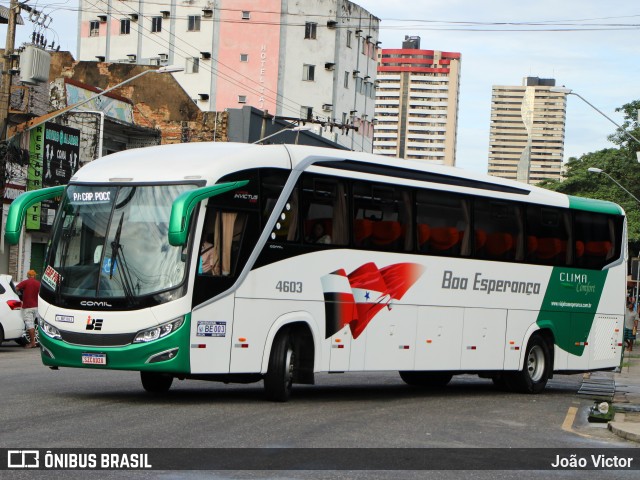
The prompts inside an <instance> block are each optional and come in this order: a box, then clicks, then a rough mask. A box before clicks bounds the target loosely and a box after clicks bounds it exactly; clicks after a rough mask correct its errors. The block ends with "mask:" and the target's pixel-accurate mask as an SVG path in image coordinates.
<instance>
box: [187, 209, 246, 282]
mask: <svg viewBox="0 0 640 480" xmlns="http://www.w3.org/2000/svg"><path fill="white" fill-rule="evenodd" d="M245 222H246V214H245V213H243V212H240V213H238V212H220V211H219V210H211V211H209V212H207V218H206V219H205V225H204V228H203V234H202V241H201V242H200V250H199V258H198V273H199V274H201V275H213V276H223V277H226V276H229V275H234V270H235V263H236V261H237V253H238V248H239V243H240V239H241V236H242V231H243V229H244V225H245Z"/></svg>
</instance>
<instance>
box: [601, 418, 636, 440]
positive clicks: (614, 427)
mask: <svg viewBox="0 0 640 480" xmlns="http://www.w3.org/2000/svg"><path fill="white" fill-rule="evenodd" d="M617 415H620V414H619V413H618V414H617ZM623 415H624V414H623ZM623 427H624V419H623V420H622V421H620V422H616V421H613V422H609V425H608V426H607V428H608V429H609V431H611V432H612V433H615V434H616V435H617V436H619V437H622V438H624V439H625V440H630V441H632V442H637V443H640V433H634V432H630V431H629V430H626V429H624V428H623Z"/></svg>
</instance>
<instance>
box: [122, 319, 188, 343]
mask: <svg viewBox="0 0 640 480" xmlns="http://www.w3.org/2000/svg"><path fill="white" fill-rule="evenodd" d="M183 323H184V317H180V318H177V319H175V320H171V321H170V322H167V323H163V324H162V325H158V326H157V327H153V328H148V329H147V330H142V331H141V332H138V333H137V334H136V338H134V339H133V343H145V342H153V341H154V340H158V339H159V338H162V337H166V336H167V335H169V334H170V333H171V332H174V331H176V330H177V329H178V328H180V327H181V326H182V324H183Z"/></svg>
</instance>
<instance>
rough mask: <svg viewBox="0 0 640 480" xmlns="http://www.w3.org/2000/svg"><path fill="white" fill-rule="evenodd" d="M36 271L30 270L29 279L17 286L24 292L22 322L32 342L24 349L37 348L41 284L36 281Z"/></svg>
mask: <svg viewBox="0 0 640 480" xmlns="http://www.w3.org/2000/svg"><path fill="white" fill-rule="evenodd" d="M36 275H37V274H36V271H35V270H29V271H28V272H27V279H26V280H23V281H22V282H20V283H19V284H18V285H16V289H17V290H19V291H22V320H23V321H24V327H25V328H26V329H27V332H29V339H30V342H29V344H28V345H25V346H24V348H34V347H36V346H37V345H36V330H35V320H36V314H37V312H38V293H39V292H40V282H39V281H38V280H36Z"/></svg>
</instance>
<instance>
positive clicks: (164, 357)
mask: <svg viewBox="0 0 640 480" xmlns="http://www.w3.org/2000/svg"><path fill="white" fill-rule="evenodd" d="M38 328H40V327H38ZM39 334H40V352H41V356H42V363H44V364H45V365H47V366H50V367H73V368H92V369H103V370H135V371H143V370H144V371H153V372H163V373H185V374H186V373H189V371H190V364H189V322H185V324H183V325H182V326H181V327H180V328H178V329H177V330H176V331H175V332H173V333H171V334H169V335H167V336H166V337H163V338H160V339H158V340H154V341H151V342H146V343H132V344H129V345H124V346H120V347H104V346H93V345H91V346H84V345H72V344H70V343H67V342H65V341H62V340H57V339H53V338H51V337H49V336H47V335H46V334H45V333H44V332H43V331H42V330H40V332H39Z"/></svg>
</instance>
